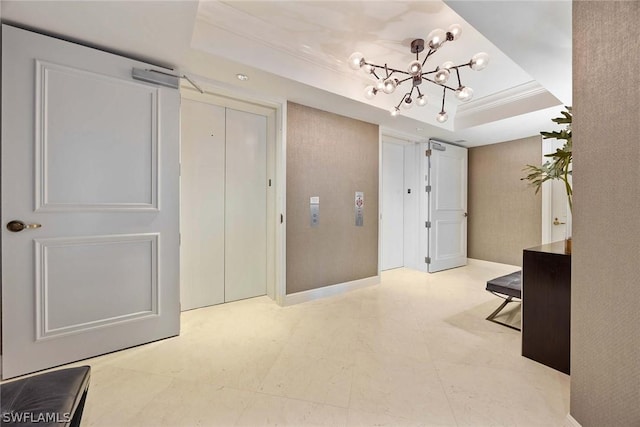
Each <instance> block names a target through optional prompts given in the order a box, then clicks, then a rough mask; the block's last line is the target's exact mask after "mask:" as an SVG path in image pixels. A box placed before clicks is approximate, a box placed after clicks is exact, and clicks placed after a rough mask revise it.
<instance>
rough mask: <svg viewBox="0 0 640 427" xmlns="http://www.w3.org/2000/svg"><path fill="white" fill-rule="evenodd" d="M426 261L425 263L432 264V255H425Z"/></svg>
mask: <svg viewBox="0 0 640 427" xmlns="http://www.w3.org/2000/svg"><path fill="white" fill-rule="evenodd" d="M424 262H425V264H431V257H428V256H426V257H424Z"/></svg>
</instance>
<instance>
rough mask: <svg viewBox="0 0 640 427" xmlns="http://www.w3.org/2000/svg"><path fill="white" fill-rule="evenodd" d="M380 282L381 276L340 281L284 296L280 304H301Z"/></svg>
mask: <svg viewBox="0 0 640 427" xmlns="http://www.w3.org/2000/svg"><path fill="white" fill-rule="evenodd" d="M378 284H380V276H371V277H365V278H364V279H358V280H352V281H351V282H345V283H338V284H335V285H329V286H324V287H322V288H318V289H311V290H308V291H303V292H296V293H295V294H289V295H287V296H285V297H284V301H283V303H281V304H280V305H282V306H288V305H294V304H300V303H301V302H307V301H313V300H316V299H319V298H325V297H329V296H333V295H338V294H343V293H345V292H349V291H353V290H355V289H361V288H366V287H369V286H373V285H378Z"/></svg>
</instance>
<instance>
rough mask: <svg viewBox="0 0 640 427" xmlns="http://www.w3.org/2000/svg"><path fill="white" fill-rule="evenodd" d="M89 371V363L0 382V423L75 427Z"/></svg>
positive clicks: (87, 384) (80, 414)
mask: <svg viewBox="0 0 640 427" xmlns="http://www.w3.org/2000/svg"><path fill="white" fill-rule="evenodd" d="M90 373H91V368H90V367H89V366H80V367H78V368H69V369H61V370H59V371H52V372H46V373H44V374H38V375H34V376H31V377H28V378H24V379H19V380H15V381H11V382H7V383H4V384H2V385H0V424H1V425H3V426H21V427H24V426H39V427H45V426H70V427H78V426H79V425H80V419H81V418H82V410H83V409H84V402H85V400H86V398H87V390H88V388H89V377H90Z"/></svg>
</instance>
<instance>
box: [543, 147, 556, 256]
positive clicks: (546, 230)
mask: <svg viewBox="0 0 640 427" xmlns="http://www.w3.org/2000/svg"><path fill="white" fill-rule="evenodd" d="M540 138H542V137H540ZM540 146H541V149H542V163H540V164H544V162H546V161H547V160H548V159H547V158H546V157H544V156H545V154H550V153H553V152H554V151H555V150H553V148H552V147H551V141H549V140H547V139H541V144H540ZM540 193H541V195H542V240H541V242H542V244H543V245H544V244H547V243H551V235H552V231H551V230H552V227H553V226H552V224H551V218H553V212H552V208H553V201H552V199H553V187H552V182H551V181H547V182H545V183H543V184H542V189H541V190H540Z"/></svg>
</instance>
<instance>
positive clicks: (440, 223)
mask: <svg viewBox="0 0 640 427" xmlns="http://www.w3.org/2000/svg"><path fill="white" fill-rule="evenodd" d="M423 146H424V147H427V144H423ZM428 149H429V150H430V151H429V153H430V156H425V157H424V164H425V166H426V167H424V168H423V170H426V171H428V172H427V178H428V189H429V190H430V191H428V198H427V210H426V211H427V212H428V218H426V220H427V223H426V224H425V226H427V227H426V228H425V229H426V230H427V236H428V237H427V241H428V243H427V245H428V254H427V260H426V261H427V270H428V271H429V272H430V273H433V272H436V271H440V270H446V269H449V268H454V267H460V266H463V265H466V264H467V149H466V148H462V147H457V146H455V145H449V144H443V143H438V142H434V141H431V142H429V143H428Z"/></svg>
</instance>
